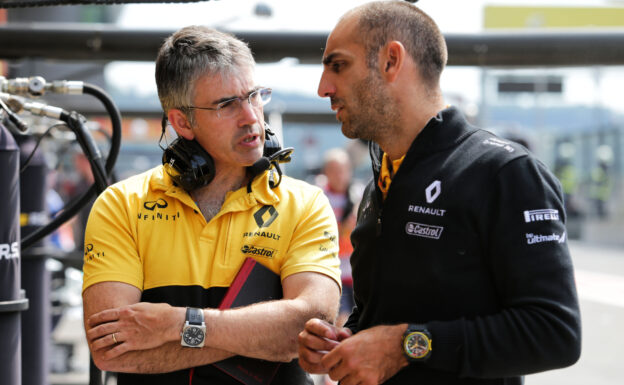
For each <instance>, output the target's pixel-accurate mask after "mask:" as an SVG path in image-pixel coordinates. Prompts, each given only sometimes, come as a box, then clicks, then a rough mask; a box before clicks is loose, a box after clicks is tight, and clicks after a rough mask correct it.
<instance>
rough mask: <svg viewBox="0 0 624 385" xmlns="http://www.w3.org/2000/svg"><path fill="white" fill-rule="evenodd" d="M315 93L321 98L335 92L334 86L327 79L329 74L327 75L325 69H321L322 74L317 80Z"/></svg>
mask: <svg viewBox="0 0 624 385" xmlns="http://www.w3.org/2000/svg"><path fill="white" fill-rule="evenodd" d="M317 93H318V96H320V97H322V98H327V97H330V96H332V95H334V94H335V93H336V87H335V86H334V85H333V83H332V82H331V81H330V80H329V76H328V75H327V72H326V71H323V74H322V75H321V80H320V81H319V85H318V90H317Z"/></svg>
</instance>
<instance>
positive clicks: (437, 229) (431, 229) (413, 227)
mask: <svg viewBox="0 0 624 385" xmlns="http://www.w3.org/2000/svg"><path fill="white" fill-rule="evenodd" d="M443 230H444V227H442V226H433V225H425V224H423V223H416V222H407V224H406V225H405V232H406V233H408V234H409V235H415V236H417V237H424V238H433V239H440V236H441V235H442V231H443Z"/></svg>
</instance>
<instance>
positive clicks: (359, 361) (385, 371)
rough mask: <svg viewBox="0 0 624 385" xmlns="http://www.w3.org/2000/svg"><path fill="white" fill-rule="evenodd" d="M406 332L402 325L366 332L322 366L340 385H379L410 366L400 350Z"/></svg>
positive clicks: (336, 350)
mask: <svg viewBox="0 0 624 385" xmlns="http://www.w3.org/2000/svg"><path fill="white" fill-rule="evenodd" d="M406 329H407V325H406V324H401V325H393V326H376V327H374V328H370V329H366V330H363V331H361V332H359V333H357V334H355V335H354V336H352V337H350V338H347V339H345V340H343V341H342V342H340V344H339V345H338V346H336V347H335V348H334V349H333V350H332V351H331V352H329V353H327V354H326V355H325V356H324V357H322V358H321V362H320V366H322V367H323V368H326V370H327V373H328V374H329V376H330V378H331V379H332V380H334V381H340V384H341V385H350V384H363V385H372V384H375V385H376V384H380V383H382V382H384V381H386V380H388V379H389V378H390V377H392V376H394V375H395V374H396V373H397V372H398V371H399V370H400V369H401V368H403V367H404V366H407V364H408V362H407V359H406V358H405V357H404V356H403V352H402V350H401V343H402V340H403V333H404V332H405V330H406Z"/></svg>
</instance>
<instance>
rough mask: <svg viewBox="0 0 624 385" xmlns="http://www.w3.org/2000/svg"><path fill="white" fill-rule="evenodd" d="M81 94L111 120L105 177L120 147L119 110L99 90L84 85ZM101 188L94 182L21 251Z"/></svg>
mask: <svg viewBox="0 0 624 385" xmlns="http://www.w3.org/2000/svg"><path fill="white" fill-rule="evenodd" d="M83 93H85V94H89V95H92V96H94V97H96V98H97V99H98V100H100V102H102V104H103V105H104V108H105V109H106V111H107V112H108V115H109V117H110V119H111V124H112V137H111V146H110V151H109V152H108V157H107V158H106V164H105V166H104V169H105V170H106V175H110V174H111V172H112V170H113V167H114V166H115V162H116V161H117V156H118V155H119V150H120V147H121V114H120V113H119V109H117V106H115V103H113V100H112V98H111V97H110V96H109V95H108V94H107V93H106V92H105V91H104V90H102V89H101V88H99V87H97V86H94V85H91V84H87V83H85V84H84V85H83ZM104 187H105V186H104ZM101 188H102V186H100V187H98V186H97V185H96V183H95V182H94V183H93V184H92V185H91V187H90V188H89V189H88V190H87V191H85V192H84V193H83V194H82V195H81V196H80V197H79V198H78V199H75V200H74V201H73V202H72V203H70V204H69V206H68V207H64V208H63V210H62V212H60V213H59V214H58V215H57V216H56V217H55V218H54V219H53V220H51V221H50V222H49V223H48V224H46V225H45V226H43V227H41V228H39V229H38V230H36V231H34V232H32V233H31V234H29V235H28V236H27V237H25V238H24V239H23V240H22V243H21V246H22V250H26V249H28V248H29V247H30V246H32V245H34V244H35V243H36V242H38V241H39V240H40V239H42V238H43V237H46V236H48V235H50V234H51V233H52V232H53V231H54V230H56V229H57V228H58V227H60V226H61V225H62V224H63V223H65V222H67V221H68V220H69V219H71V218H72V217H73V216H74V215H76V214H77V213H78V212H79V211H80V210H81V209H82V208H83V207H84V206H85V205H86V204H87V203H88V202H89V201H90V200H91V199H93V198H95V197H96V196H97V195H98V194H99V193H101V192H102V190H101ZM98 190H100V191H98Z"/></svg>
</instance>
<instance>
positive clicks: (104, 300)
mask: <svg viewBox="0 0 624 385" xmlns="http://www.w3.org/2000/svg"><path fill="white" fill-rule="evenodd" d="M282 289H283V293H284V298H283V299H281V300H278V301H269V302H263V303H258V304H254V305H251V306H247V307H242V308H238V309H232V310H217V309H204V319H205V322H206V345H205V346H204V347H203V348H202V349H195V348H183V347H181V346H180V332H181V330H182V326H183V324H184V318H185V312H186V309H185V308H182V307H172V306H170V305H167V304H153V303H144V302H139V301H140V297H141V292H140V290H139V289H137V288H135V287H134V286H131V285H127V284H124V283H120V282H102V283H99V284H95V285H93V286H91V287H89V288H87V289H86V290H85V291H84V293H83V306H84V319H85V330H86V335H87V340H88V343H89V348H90V350H91V354H92V356H93V360H94V362H95V364H96V365H97V366H98V367H99V368H100V369H102V370H107V371H115V372H130V373H164V372H169V371H174V370H180V369H185V368H189V367H194V366H199V365H206V364H210V363H213V362H217V361H220V360H223V359H225V358H228V357H231V356H233V355H244V356H247V357H253V358H262V359H265V360H270V361H290V360H292V359H293V358H295V357H297V334H298V333H299V332H300V331H301V330H302V329H303V327H304V324H305V322H306V321H307V320H308V319H310V318H313V317H317V318H321V319H325V320H328V321H333V320H334V319H335V317H336V312H337V307H338V300H339V297H340V289H339V287H338V284H337V283H336V282H335V281H334V280H333V279H331V278H330V277H328V276H325V275H323V274H319V273H312V272H305V273H298V274H293V275H291V276H289V277H287V278H285V279H284V280H283V282H282ZM113 333H115V340H116V341H117V343H115V341H114V340H113V337H112V334H113Z"/></svg>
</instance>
